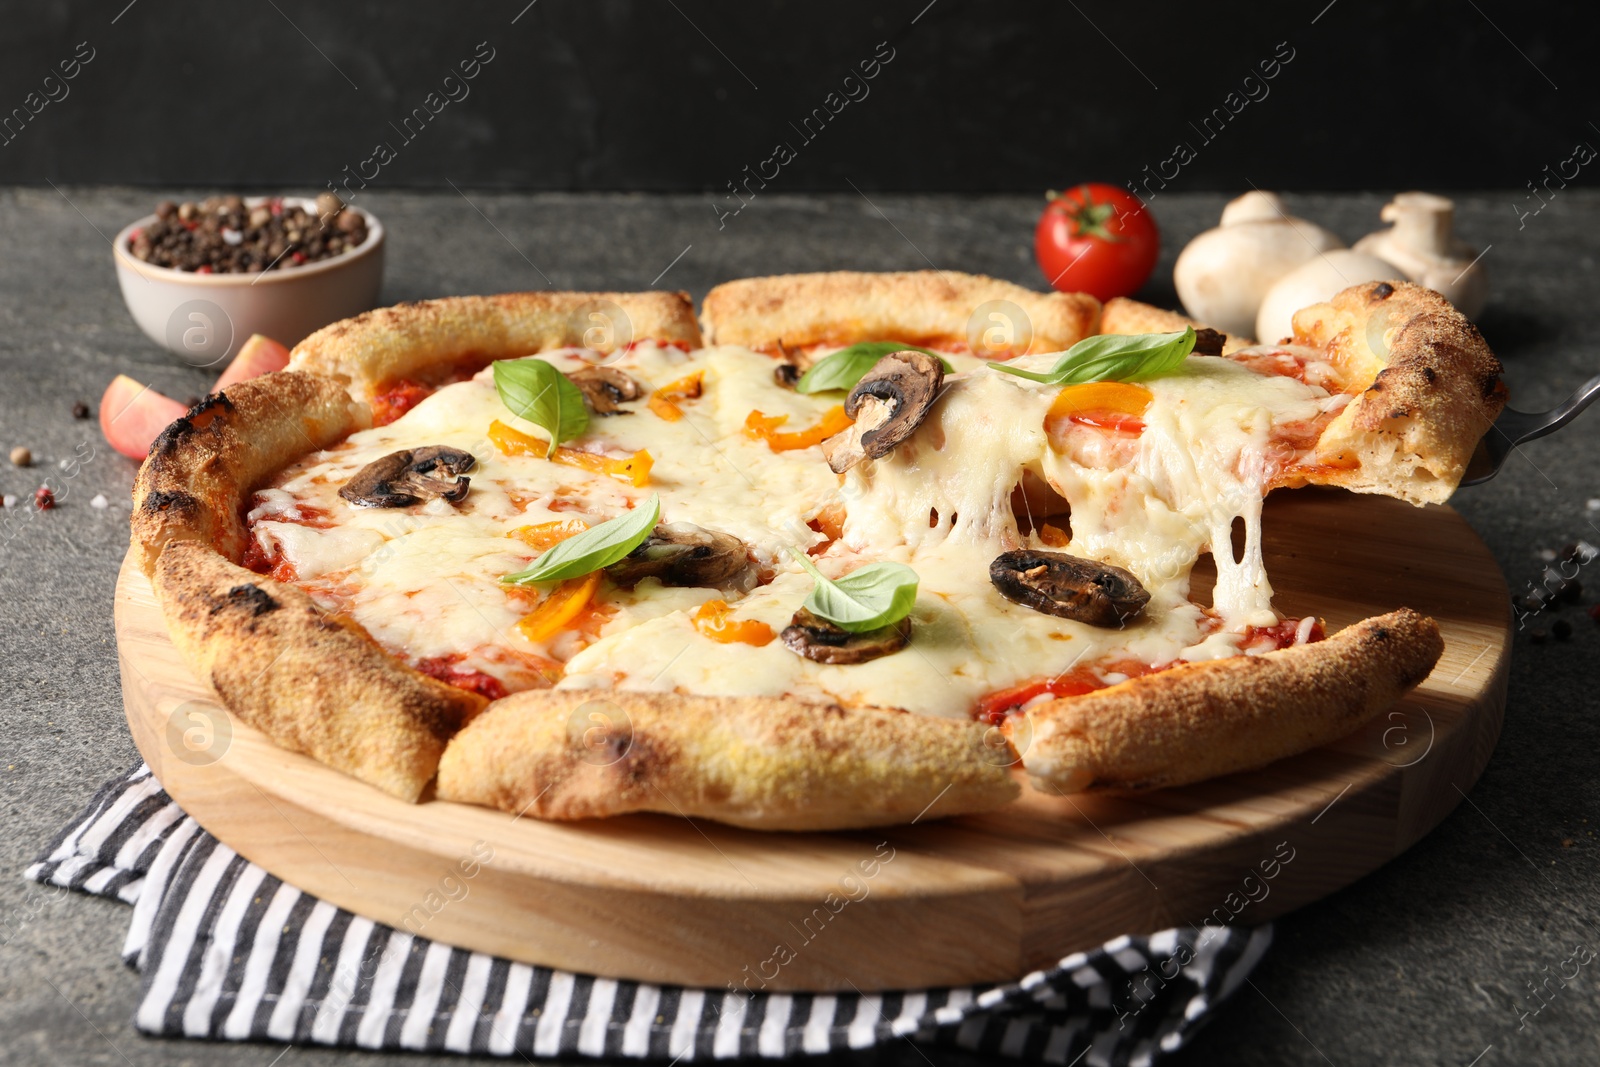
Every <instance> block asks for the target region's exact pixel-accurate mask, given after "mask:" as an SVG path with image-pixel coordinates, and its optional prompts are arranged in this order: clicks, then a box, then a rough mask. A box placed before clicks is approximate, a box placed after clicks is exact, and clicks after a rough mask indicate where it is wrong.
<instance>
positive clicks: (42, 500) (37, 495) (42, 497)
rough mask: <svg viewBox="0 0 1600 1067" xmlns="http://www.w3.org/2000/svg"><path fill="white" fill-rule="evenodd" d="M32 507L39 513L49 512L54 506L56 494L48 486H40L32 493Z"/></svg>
mask: <svg viewBox="0 0 1600 1067" xmlns="http://www.w3.org/2000/svg"><path fill="white" fill-rule="evenodd" d="M33 506H34V507H36V508H38V509H39V510H40V511H49V510H50V509H51V508H53V507H55V506H56V494H55V493H54V492H53V491H52V490H51V488H50V487H49V486H48V485H41V486H40V487H39V488H37V489H35V490H34V491H33Z"/></svg>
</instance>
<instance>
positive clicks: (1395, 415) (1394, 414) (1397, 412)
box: [1389, 408, 1406, 419]
mask: <svg viewBox="0 0 1600 1067" xmlns="http://www.w3.org/2000/svg"><path fill="white" fill-rule="evenodd" d="M1389 417H1390V418H1391V419H1403V418H1405V417H1406V409H1405V408H1395V409H1394V410H1393V411H1391V412H1389Z"/></svg>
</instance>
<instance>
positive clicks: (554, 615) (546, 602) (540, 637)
mask: <svg viewBox="0 0 1600 1067" xmlns="http://www.w3.org/2000/svg"><path fill="white" fill-rule="evenodd" d="M599 587H600V572H599V571H595V572H594V573H592V574H586V575H584V576H583V577H582V578H569V579H567V580H566V581H564V582H562V583H561V584H560V585H558V586H556V587H555V588H554V589H552V590H551V591H550V592H549V594H548V595H546V596H545V598H544V599H543V600H541V601H539V606H538V607H536V608H534V609H533V610H532V611H530V612H529V613H528V614H526V615H524V616H523V617H522V621H521V622H518V623H517V629H518V630H520V631H522V636H524V637H526V638H527V639H528V640H529V641H533V642H536V643H537V642H543V641H548V640H550V639H551V638H552V637H554V636H555V635H556V634H558V633H560V632H561V631H562V630H564V629H566V628H567V624H568V623H570V622H572V620H573V619H576V618H577V617H578V613H579V612H581V611H582V610H583V609H584V608H585V607H586V606H587V605H588V603H589V601H590V600H591V599H593V597H594V591H595V590H596V589H598V588H599Z"/></svg>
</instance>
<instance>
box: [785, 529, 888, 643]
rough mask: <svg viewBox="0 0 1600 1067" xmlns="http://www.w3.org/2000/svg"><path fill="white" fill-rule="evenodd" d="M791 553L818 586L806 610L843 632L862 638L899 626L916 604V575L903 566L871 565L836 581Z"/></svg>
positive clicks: (806, 601)
mask: <svg viewBox="0 0 1600 1067" xmlns="http://www.w3.org/2000/svg"><path fill="white" fill-rule="evenodd" d="M790 551H791V552H792V553H793V555H794V558H795V559H797V560H799V562H800V566H802V567H804V568H805V569H806V570H807V571H809V572H810V574H811V577H813V578H815V579H816V582H817V584H816V585H815V586H813V587H812V589H811V593H810V595H808V596H807V597H806V600H805V609H806V610H807V611H809V612H811V614H813V615H816V616H817V617H818V618H823V619H827V620H828V621H829V622H831V623H833V624H834V625H835V626H837V627H839V629H841V630H848V631H849V632H850V633H853V634H860V633H866V632H867V631H868V630H876V629H878V628H880V627H883V626H888V625H891V624H892V623H897V622H899V621H900V620H901V619H903V618H905V617H906V616H907V615H909V614H911V607H912V605H914V604H915V603H916V602H917V572H916V571H914V570H912V569H911V568H910V567H907V566H906V565H905V564H904V563H869V564H867V565H866V566H865V567H860V568H857V569H856V570H853V571H851V572H850V573H849V574H847V575H845V576H844V577H843V578H840V579H839V580H838V581H833V580H831V579H829V578H827V577H824V576H823V573H822V572H821V571H819V570H817V568H816V565H815V564H813V563H812V562H811V561H810V560H809V559H807V558H806V557H805V555H804V554H803V553H800V552H793V550H792V549H791V550H790Z"/></svg>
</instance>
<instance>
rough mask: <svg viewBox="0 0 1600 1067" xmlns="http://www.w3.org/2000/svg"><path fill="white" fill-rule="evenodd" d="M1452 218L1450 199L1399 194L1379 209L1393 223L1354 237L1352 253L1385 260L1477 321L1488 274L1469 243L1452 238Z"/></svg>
mask: <svg viewBox="0 0 1600 1067" xmlns="http://www.w3.org/2000/svg"><path fill="white" fill-rule="evenodd" d="M1455 216H1456V205H1455V201H1453V200H1451V199H1449V198H1448V197H1443V196H1435V195H1434V194H1432V193H1401V194H1400V195H1398V196H1396V197H1395V198H1394V199H1393V200H1391V201H1389V203H1388V204H1386V205H1384V208H1383V214H1382V218H1383V221H1384V222H1392V223H1394V225H1393V226H1392V227H1390V228H1389V229H1387V230H1379V231H1378V232H1377V233H1369V234H1368V235H1367V236H1365V237H1363V238H1362V239H1361V240H1359V241H1357V242H1356V251H1357V252H1366V253H1367V254H1369V255H1374V256H1377V257H1379V258H1380V259H1385V260H1388V261H1389V262H1390V263H1393V264H1394V265H1395V266H1396V267H1398V268H1400V270H1402V271H1404V272H1405V275H1406V278H1407V279H1408V280H1410V281H1413V282H1416V283H1417V284H1418V285H1426V286H1427V287H1428V288H1429V289H1432V290H1433V291H1434V292H1436V293H1438V294H1439V295H1440V296H1442V297H1444V298H1445V299H1446V300H1448V301H1450V303H1452V304H1454V305H1455V306H1456V310H1457V311H1459V312H1461V314H1463V315H1465V316H1466V317H1467V318H1469V319H1475V318H1477V317H1478V314H1479V312H1481V311H1483V305H1484V304H1485V303H1487V302H1488V299H1489V275H1488V273H1487V272H1486V271H1485V270H1484V269H1483V263H1482V262H1481V261H1480V260H1479V258H1478V253H1477V252H1476V251H1474V250H1473V247H1472V246H1471V245H1469V244H1467V243H1466V242H1465V241H1458V240H1456V238H1455V234H1454V232H1453V229H1454V226H1455ZM1373 280H1378V281H1381V280H1383V279H1373Z"/></svg>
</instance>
